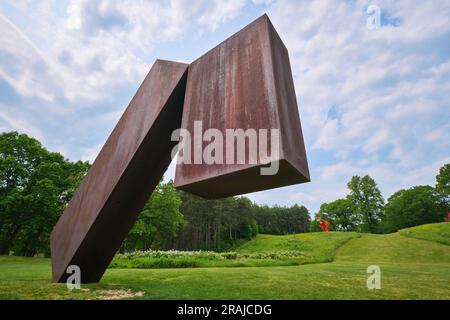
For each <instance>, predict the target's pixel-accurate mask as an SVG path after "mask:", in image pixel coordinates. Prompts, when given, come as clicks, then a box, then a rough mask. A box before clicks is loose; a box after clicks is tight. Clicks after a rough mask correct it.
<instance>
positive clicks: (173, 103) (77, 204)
mask: <svg viewBox="0 0 450 320" xmlns="http://www.w3.org/2000/svg"><path fill="white" fill-rule="evenodd" d="M187 67H188V65H186V64H182V63H176V62H169V61H161V60H157V61H156V62H155V63H154V65H153V67H152V68H151V70H150V72H149V73H148V75H147V77H146V78H145V80H144V82H143V83H142V85H141V86H140V88H139V89H138V91H137V93H136V95H135V96H134V97H133V99H132V100H131V102H130V104H129V105H128V107H127V109H126V111H125V113H124V114H123V116H122V118H121V119H120V120H119V122H118V123H117V125H116V127H115V128H114V130H113V132H112V133H111V135H110V136H109V138H108V140H107V141H106V143H105V145H104V146H103V148H102V150H101V151H100V153H99V155H98V156H97V158H96V159H95V161H94V163H93V165H92V167H91V168H90V170H89V172H88V173H87V175H86V177H85V178H84V179H83V181H82V182H81V185H80V186H79V188H78V189H77V190H76V192H75V194H74V196H73V198H72V200H71V201H70V202H69V204H68V206H67V208H66V209H65V211H64V214H63V215H62V216H61V218H60V219H59V221H58V223H57V224H56V226H55V228H54V229H53V232H52V235H51V253H52V269H53V281H55V282H58V281H59V282H62V281H65V279H66V277H67V274H66V268H67V267H68V266H69V265H77V266H79V267H80V269H81V280H82V282H83V283H88V282H98V281H99V280H100V278H101V277H102V275H103V273H104V272H105V270H106V268H107V267H108V265H109V263H110V262H111V259H112V258H113V257H114V254H115V253H116V252H117V250H118V249H119V247H120V245H121V243H122V241H123V239H124V238H125V236H126V235H127V233H128V231H129V230H130V229H131V227H132V226H133V224H134V222H135V221H136V219H137V217H138V214H139V212H140V211H141V210H142V208H143V207H144V205H145V203H146V201H147V200H148V198H149V197H150V195H151V193H152V192H153V190H154V188H155V187H156V185H157V184H158V183H159V181H160V180H161V178H162V176H163V174H164V172H165V171H166V169H167V167H168V166H169V164H170V161H171V157H170V155H171V150H172V148H173V147H174V146H175V143H174V142H171V140H170V136H171V134H172V131H173V130H175V129H176V128H178V127H179V126H180V123H181V115H182V107H183V97H184V91H185V86H186V76H187Z"/></svg>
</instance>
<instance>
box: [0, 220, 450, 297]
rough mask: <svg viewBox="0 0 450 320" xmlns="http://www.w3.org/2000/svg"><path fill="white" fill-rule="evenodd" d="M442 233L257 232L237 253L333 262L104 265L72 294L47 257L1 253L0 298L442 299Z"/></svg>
mask: <svg viewBox="0 0 450 320" xmlns="http://www.w3.org/2000/svg"><path fill="white" fill-rule="evenodd" d="M423 229H426V230H425V231H424V230H423ZM449 230H450V224H449V223H447V224H445V223H442V224H435V225H433V227H431V228H428V227H425V226H422V227H418V229H417V230H416V231H415V232H413V233H414V235H417V234H418V233H419V234H421V235H422V237H426V238H427V240H422V239H416V238H413V237H411V236H410V232H409V231H408V232H406V231H407V230H403V231H400V232H399V233H394V234H389V235H372V234H350V233H349V234H345V233H339V232H333V233H329V234H324V233H310V234H301V235H295V236H292V235H291V236H268V235H259V236H258V237H256V238H255V239H254V240H252V241H250V242H249V243H247V244H245V245H243V246H242V247H240V248H238V250H237V252H238V253H239V254H246V253H257V252H259V253H262V252H266V253H268V252H274V251H276V252H283V251H284V252H292V251H298V252H302V253H303V254H304V256H309V257H316V258H323V257H327V259H330V257H331V260H332V259H333V258H334V260H333V261H332V262H326V263H315V264H304V265H299V266H270V267H261V266H260V267H242V268H227V267H210V268H184V269H180V268H178V269H173V268H172V269H109V270H108V271H107V272H106V274H105V276H104V277H103V279H102V281H101V282H100V283H99V284H91V285H83V286H82V290H74V291H69V290H67V289H66V287H65V285H63V284H52V283H51V282H50V272H51V269H50V260H49V259H39V258H20V257H4V256H3V257H0V298H1V299H15V298H17V299H36V298H40V299H98V298H100V299H105V298H106V299H108V298H130V299H131V298H132V299H450V290H449V288H450V277H448V270H450V246H448V245H445V244H443V243H439V242H442V241H441V238H442V237H444V238H446V234H448V231H449ZM405 232H406V233H405ZM424 232H425V234H427V235H426V236H423V233H424ZM405 235H407V236H405ZM442 235H443V236H442ZM433 239H435V240H436V239H437V240H439V242H437V240H436V241H434V240H433ZM430 240H433V241H430ZM444 242H445V241H444ZM326 261H328V260H326ZM315 262H317V260H316V261H315ZM372 264H375V265H378V266H380V268H381V289H380V290H368V289H367V286H366V281H367V277H368V274H367V272H366V269H367V267H368V266H369V265H372Z"/></svg>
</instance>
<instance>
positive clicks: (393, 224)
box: [385, 186, 445, 232]
mask: <svg viewBox="0 0 450 320" xmlns="http://www.w3.org/2000/svg"><path fill="white" fill-rule="evenodd" d="M385 214H386V217H385V228H386V231H387V232H394V231H397V230H399V229H402V228H408V227H414V226H418V225H421V224H425V223H432V222H442V219H443V217H444V216H445V209H444V207H443V206H442V203H441V202H440V201H439V195H438V193H437V192H436V190H435V189H434V188H432V187H430V186H417V187H413V188H410V189H407V190H399V191H397V192H395V193H394V194H393V195H392V196H391V197H389V199H388V203H387V204H386V207H385Z"/></svg>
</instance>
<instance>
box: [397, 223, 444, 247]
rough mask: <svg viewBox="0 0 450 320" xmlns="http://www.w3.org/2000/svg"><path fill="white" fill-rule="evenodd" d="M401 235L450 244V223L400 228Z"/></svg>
mask: <svg viewBox="0 0 450 320" xmlns="http://www.w3.org/2000/svg"><path fill="white" fill-rule="evenodd" d="M399 233H400V234H401V235H402V236H406V237H411V238H416V239H423V240H430V241H435V242H439V243H443V244H447V245H450V223H445V222H443V223H431V224H424V225H422V226H418V227H413V228H408V229H403V230H400V232H399Z"/></svg>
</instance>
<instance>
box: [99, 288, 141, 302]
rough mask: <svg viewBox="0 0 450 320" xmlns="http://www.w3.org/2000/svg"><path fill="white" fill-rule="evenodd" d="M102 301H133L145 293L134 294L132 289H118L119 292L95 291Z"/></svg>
mask: <svg viewBox="0 0 450 320" xmlns="http://www.w3.org/2000/svg"><path fill="white" fill-rule="evenodd" d="M95 293H97V294H98V295H99V296H98V297H97V298H98V299H101V300H120V299H133V298H137V297H142V296H143V295H144V291H137V292H132V291H131V290H130V289H126V290H125V289H117V290H97V291H95Z"/></svg>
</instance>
